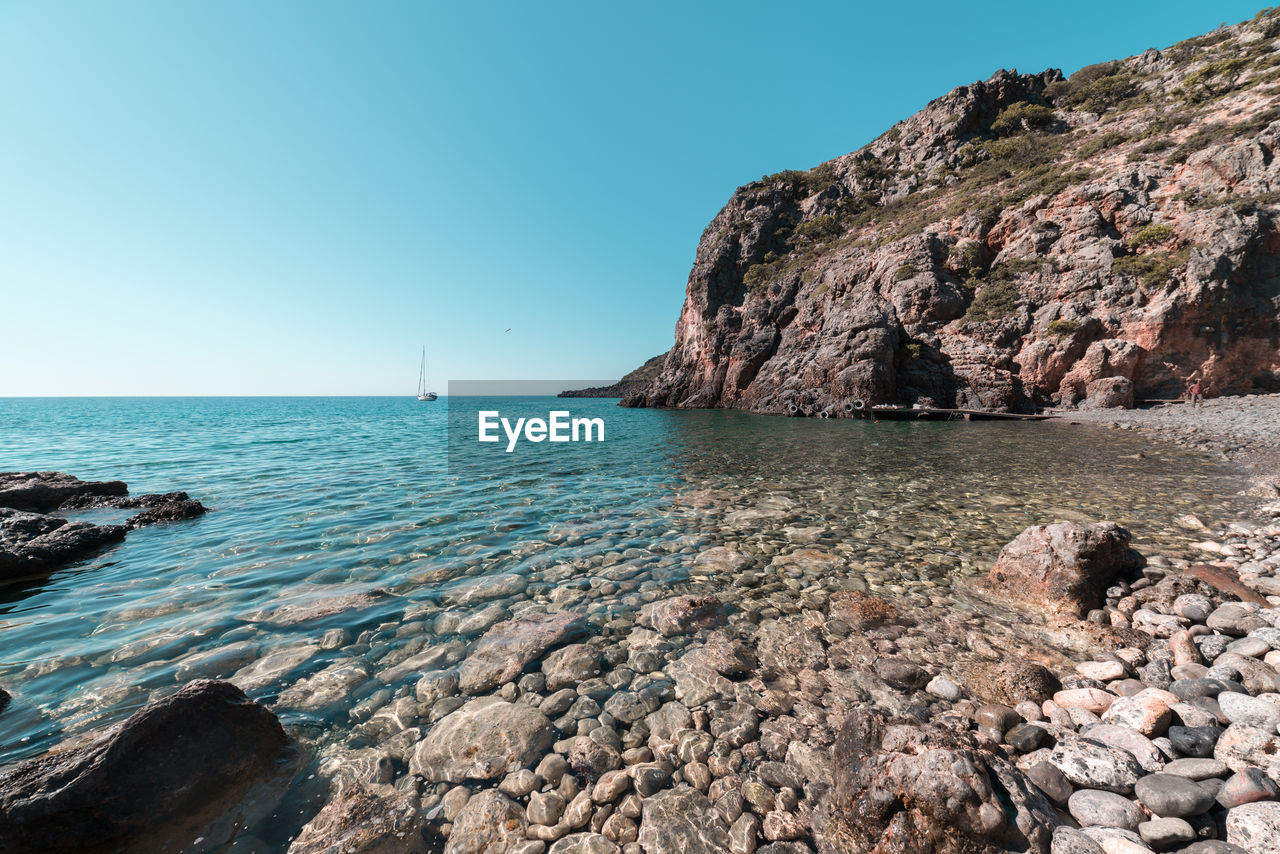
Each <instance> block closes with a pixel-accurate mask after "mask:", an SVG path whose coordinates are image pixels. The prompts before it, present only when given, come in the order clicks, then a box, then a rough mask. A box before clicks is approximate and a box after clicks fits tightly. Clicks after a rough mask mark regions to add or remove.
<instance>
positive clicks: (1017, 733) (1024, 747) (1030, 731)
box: [1004, 723, 1049, 753]
mask: <svg viewBox="0 0 1280 854" xmlns="http://www.w3.org/2000/svg"><path fill="white" fill-rule="evenodd" d="M1048 738H1049V733H1048V732H1046V731H1045V729H1044V727H1040V726H1036V725H1035V724H1031V723H1025V724H1018V725H1017V726H1015V727H1013V728H1012V729H1011V730H1009V731H1008V732H1006V733H1005V734H1004V741H1005V744H1008V745H1010V746H1011V747H1013V748H1014V749H1015V750H1017V751H1018V752H1019V753H1030V752H1031V751H1033V750H1036V749H1038V748H1039V747H1040V746H1041V745H1043V744H1044V743H1045V742H1046V741H1047V740H1048Z"/></svg>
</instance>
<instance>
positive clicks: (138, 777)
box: [0, 680, 301, 854]
mask: <svg viewBox="0 0 1280 854" xmlns="http://www.w3.org/2000/svg"><path fill="white" fill-rule="evenodd" d="M300 760H301V756H300V754H299V752H298V750H297V749H296V748H295V747H294V746H293V745H292V744H291V743H290V742H289V739H288V738H287V736H286V735H285V733H284V730H283V729H282V728H281V727H280V722H279V721H278V720H276V717H275V715H273V714H271V712H269V711H267V710H266V709H264V708H263V707H262V706H259V705H258V704H257V703H254V702H252V701H251V700H249V699H248V698H247V697H246V696H245V695H244V692H243V691H241V690H240V689H239V688H237V687H235V686H234V685H231V684H230V683H227V682H213V681H208V680H199V681H196V682H192V683H190V684H188V685H187V686H186V687H184V688H183V689H182V690H180V691H178V692H177V693H176V694H173V695H171V696H169V697H165V698H164V699H162V700H157V701H155V702H152V703H149V704H147V705H146V706H145V707H143V708H142V709H140V710H139V711H137V712H135V713H134V714H133V715H132V716H131V717H130V718H129V719H128V720H126V721H125V722H124V723H122V724H120V725H119V726H116V727H113V728H111V729H109V730H107V731H105V732H103V733H101V734H99V735H97V736H95V737H92V738H89V739H87V740H81V741H79V742H77V743H72V744H70V745H68V746H66V747H64V748H61V749H58V750H55V751H52V752H50V753H47V754H45V755H43V756H39V757H36V758H34V759H29V760H27V761H25V762H22V763H20V764H18V765H16V766H14V767H12V768H10V769H9V770H7V771H6V772H4V773H2V774H0V854H61V852H67V854H72V852H74V854H95V853H96V852H103V854H105V852H115V851H129V852H130V854H151V852H155V854H168V852H173V851H212V850H216V849H217V848H219V847H220V846H221V845H223V844H225V843H226V842H227V841H228V840H229V839H230V838H231V836H232V834H233V833H234V832H235V831H236V830H237V829H243V828H244V827H246V826H248V825H250V824H252V823H254V822H256V821H258V820H260V819H261V818H263V817H265V816H266V815H267V814H269V813H270V812H271V810H272V809H274V807H275V805H276V803H277V802H278V800H279V798H280V796H281V795H282V794H283V792H284V789H285V787H286V786H287V785H288V783H289V781H290V780H291V779H292V777H293V774H294V772H295V771H296V770H297V768H298V766H299V764H300ZM195 840H203V841H201V842H199V843H196V842H195Z"/></svg>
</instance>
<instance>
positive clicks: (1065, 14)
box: [0, 0, 1259, 396]
mask: <svg viewBox="0 0 1280 854" xmlns="http://www.w3.org/2000/svg"><path fill="white" fill-rule="evenodd" d="M1258 8H1259V5H1258V4H1257V3H1241V2H1232V0H1218V2H1215V3H1205V2H1202V1H1201V2H1180V1H1179V0H1165V1H1164V2H1115V0H1109V2H1105V3H1104V2H1075V3H1070V4H1034V3H1026V2H1025V0H1018V2H999V3H985V4H975V3H957V2H954V0H948V2H897V3H882V2H879V3H836V2H832V3H810V4H803V3H802V4H797V5H795V6H794V7H793V8H792V7H787V6H784V5H779V4H773V3H752V2H743V1H742V0H733V1H732V2H718V3H693V2H687V0H686V2H679V3H668V2H651V0H646V2H635V3H630V4H622V3H613V2H599V0H596V2H591V3H585V2H584V3H562V2H545V3H542V2H528V0H523V1H522V2H511V3H483V2H482V3H429V2H408V1H407V0H406V2H371V3H357V2H348V3H334V2H315V0H307V2H283V1H282V0H270V2H258V0H254V2H239V1H238V0H218V2H203V3H197V2H172V1H171V0H156V2H130V1H129V0H124V2H111V3H107V2H98V0H92V2H61V1H60V2H21V3H3V4H0V146H2V148H0V151H3V156H2V157H0V396H6V395H104V394H140V395H146V394H401V393H405V394H407V393H411V392H412V391H413V388H414V384H415V381H416V376H417V365H418V352H419V347H420V346H421V345H422V344H423V343H424V342H425V343H426V344H427V346H428V350H429V353H430V356H431V359H432V365H433V382H434V385H436V386H437V387H438V388H439V389H440V390H442V391H443V389H444V384H445V382H446V381H447V380H448V379H450V378H453V379H480V378H494V379H522V378H529V379H533V378H548V379H550V378H561V377H563V378H594V377H600V378H614V377H617V376H619V375H621V374H622V373H624V372H625V371H627V370H629V369H631V368H632V367H634V366H636V365H637V364H639V363H640V362H641V361H642V360H644V359H645V358H647V357H649V356H652V355H654V354H656V353H660V352H662V351H663V350H665V349H666V348H667V347H669V346H670V344H671V340H672V330H673V328H674V324H675V320H676V317H677V315H678V313H679V309H680V305H681V301H682V300H683V297H684V285H685V280H686V277H687V276H688V271H689V266H690V264H691V262H692V260H693V254H694V249H695V247H696V246H697V242H698V237H699V235H700V234H701V232H702V229H703V228H704V227H705V225H706V223H707V221H708V220H710V218H711V217H712V216H714V215H715V213H716V211H717V210H718V209H719V208H720V206H721V205H723V203H724V202H725V201H726V200H727V199H728V197H729V195H730V194H731V193H732V192H733V189H734V188H735V187H737V186H738V185H740V184H743V183H745V182H747V181H750V180H753V179H755V178H758V177H759V176H760V175H761V174H764V173H768V172H776V171H778V170H781V169H788V168H801V169H802V168H808V167H811V166H813V165H815V164H817V163H820V162H821V161H823V160H827V159H829V158H831V157H835V156H838V155H840V154H844V153H846V152H848V151H851V150H853V149H855V148H857V147H859V146H860V145H862V144H864V143H866V142H867V141H868V140H870V139H872V138H874V137H875V136H876V135H878V134H879V133H880V132H881V131H883V130H884V129H885V128H887V127H888V126H889V125H891V124H892V123H893V122H895V121H896V120H898V119H900V118H902V117H904V116H906V115H909V114H910V113H912V112H914V111H915V110H917V109H919V108H920V107H921V106H923V105H924V104H925V103H926V102H927V101H928V100H930V99H931V98H934V97H936V96H938V95H941V94H943V93H945V92H946V91H948V90H949V89H951V88H953V87H955V86H957V85H960V84H963V83H967V82H970V81H972V80H976V79H979V78H985V77H987V76H989V75H990V74H991V72H993V71H994V70H996V69H997V68H1000V67H1016V68H1018V69H1019V70H1021V71H1039V70H1041V69H1043V68H1046V67H1051V66H1053V67H1060V68H1062V69H1063V70H1064V71H1067V72H1070V71H1072V70H1074V69H1076V68H1078V67H1080V66H1081V65H1087V64H1089V63H1092V62H1098V61H1101V60H1105V59H1110V58H1114V57H1122V56H1127V55H1130V54H1134V53H1138V52H1140V51H1142V50H1143V49H1145V48H1147V47H1151V46H1160V47H1163V46H1167V45H1169V44H1171V43H1173V42H1175V41H1178V40H1180V39H1182V38H1185V37H1187V36H1191V35H1195V34H1198V33H1200V32H1203V31H1206V30H1209V29H1212V28H1213V27H1215V26H1217V25H1218V24H1219V23H1221V22H1223V21H1224V20H1225V21H1228V22H1235V21H1237V20H1241V19H1244V18H1248V17H1252V15H1253V14H1254V12H1255V11H1257V9H1258ZM508 327H510V328H511V331H510V332H504V330H506V329H507V328H508Z"/></svg>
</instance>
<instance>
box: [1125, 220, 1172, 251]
mask: <svg viewBox="0 0 1280 854" xmlns="http://www.w3.org/2000/svg"><path fill="white" fill-rule="evenodd" d="M1170 237H1173V226H1171V225H1168V224H1167V223H1163V222H1153V223H1151V225H1148V226H1144V227H1143V228H1141V229H1139V230H1138V233H1137V234H1135V235H1134V236H1133V237H1130V238H1129V248H1130V249H1137V248H1138V247H1139V246H1150V245H1151V244H1153V243H1164V242H1165V241H1166V240H1168V239H1169V238H1170Z"/></svg>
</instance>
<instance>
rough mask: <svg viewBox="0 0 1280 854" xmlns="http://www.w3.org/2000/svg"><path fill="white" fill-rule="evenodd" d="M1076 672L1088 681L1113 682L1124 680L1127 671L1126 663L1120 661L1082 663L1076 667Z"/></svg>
mask: <svg viewBox="0 0 1280 854" xmlns="http://www.w3.org/2000/svg"><path fill="white" fill-rule="evenodd" d="M1076 672H1077V673H1079V674H1080V675H1081V676H1083V677H1085V678H1086V679H1096V680H1097V681H1099V682H1111V681H1113V680H1116V679H1123V678H1124V676H1125V672H1126V671H1125V667H1124V663H1123V662H1119V661H1082V662H1080V663H1078V664H1077V665H1076Z"/></svg>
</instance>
